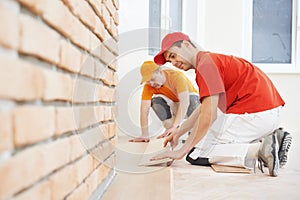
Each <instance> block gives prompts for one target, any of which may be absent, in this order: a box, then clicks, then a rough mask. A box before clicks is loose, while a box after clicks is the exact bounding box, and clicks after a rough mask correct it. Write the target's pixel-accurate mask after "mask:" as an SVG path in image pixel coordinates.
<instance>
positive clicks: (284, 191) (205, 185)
mask: <svg viewBox="0 0 300 200" xmlns="http://www.w3.org/2000/svg"><path fill="white" fill-rule="evenodd" d="M292 136H293V141H292V145H291V149H290V152H289V157H288V163H287V165H286V166H285V168H281V169H280V171H279V176H278V177H270V176H269V175H268V169H267V168H265V173H264V174H262V173H261V172H260V171H259V170H258V169H257V170H256V173H254V172H251V173H250V174H242V173H217V172H215V171H213V170H212V169H211V168H210V167H200V166H192V165H190V164H189V163H187V162H186V161H185V160H179V161H175V162H174V163H173V165H172V166H171V167H165V165H162V166H152V167H144V166H138V163H139V161H140V159H141V156H143V155H145V154H147V155H149V154H152V153H153V154H155V153H157V151H158V150H160V149H161V142H162V140H156V139H153V140H151V142H150V144H146V143H128V142H127V140H128V139H129V138H128V137H125V136H122V137H119V140H118V145H117V151H116V153H117V157H116V158H117V164H116V177H115V178H114V180H113V182H112V184H111V186H110V187H109V188H108V190H107V191H106V192H105V193H104V195H103V198H102V199H105V200H106V199H109V200H114V199H122V200H126V199H143V200H147V199H149V200H150V199H151V200H153V199H158V200H160V199H162V200H166V199H172V200H198V199H214V200H215V199H300V167H299V166H300V156H299V155H300V133H298V134H297V133H293V135H292ZM157 149H158V150H157Z"/></svg>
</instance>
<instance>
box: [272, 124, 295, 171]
mask: <svg viewBox="0 0 300 200" xmlns="http://www.w3.org/2000/svg"><path fill="white" fill-rule="evenodd" d="M274 132H275V134H276V136H277V140H278V145H279V151H278V157H279V166H280V167H283V166H284V165H286V163H287V155H288V151H289V149H290V146H291V143H292V135H291V134H290V133H288V132H286V131H283V129H282V128H279V129H276V130H275V131H274Z"/></svg>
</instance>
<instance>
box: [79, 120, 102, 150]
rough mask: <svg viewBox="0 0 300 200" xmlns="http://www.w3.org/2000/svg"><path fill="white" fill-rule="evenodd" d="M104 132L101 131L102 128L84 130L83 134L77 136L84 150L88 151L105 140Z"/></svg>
mask: <svg viewBox="0 0 300 200" xmlns="http://www.w3.org/2000/svg"><path fill="white" fill-rule="evenodd" d="M105 131H107V130H105V129H103V128H102V126H99V127H95V128H92V129H89V130H86V131H85V132H83V133H82V134H80V135H79V136H80V139H81V143H82V145H83V146H84V148H85V149H87V150H90V149H93V148H95V147H96V146H97V145H99V144H100V143H101V142H103V141H104V140H105V134H106V132H105Z"/></svg>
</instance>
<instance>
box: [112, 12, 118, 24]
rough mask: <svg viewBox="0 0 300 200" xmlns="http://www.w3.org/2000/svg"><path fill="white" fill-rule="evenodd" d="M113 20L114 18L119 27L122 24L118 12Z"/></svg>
mask: <svg viewBox="0 0 300 200" xmlns="http://www.w3.org/2000/svg"><path fill="white" fill-rule="evenodd" d="M113 18H114V22H115V24H116V25H117V26H118V25H119V24H120V19H119V13H118V12H116V13H115V14H114V15H113Z"/></svg>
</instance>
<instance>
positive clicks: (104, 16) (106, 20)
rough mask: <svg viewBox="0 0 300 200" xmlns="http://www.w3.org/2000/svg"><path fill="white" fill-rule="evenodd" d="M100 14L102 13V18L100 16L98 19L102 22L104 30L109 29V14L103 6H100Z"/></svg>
mask: <svg viewBox="0 0 300 200" xmlns="http://www.w3.org/2000/svg"><path fill="white" fill-rule="evenodd" d="M101 13H102V16H100V19H101V21H102V22H103V24H104V26H105V28H107V29H109V28H110V16H109V12H108V10H107V8H106V6H105V5H104V4H102V9H101Z"/></svg>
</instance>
